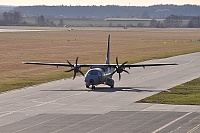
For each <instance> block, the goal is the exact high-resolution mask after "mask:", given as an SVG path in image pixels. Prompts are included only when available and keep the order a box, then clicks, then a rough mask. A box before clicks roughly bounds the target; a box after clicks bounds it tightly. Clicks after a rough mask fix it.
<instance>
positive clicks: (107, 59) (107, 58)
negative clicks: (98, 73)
mask: <svg viewBox="0 0 200 133" xmlns="http://www.w3.org/2000/svg"><path fill="white" fill-rule="evenodd" d="M106 64H110V34H108V48H107V56H106Z"/></svg>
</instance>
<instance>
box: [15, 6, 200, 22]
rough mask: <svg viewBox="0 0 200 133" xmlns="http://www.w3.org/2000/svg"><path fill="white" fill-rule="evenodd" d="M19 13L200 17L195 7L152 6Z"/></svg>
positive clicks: (29, 9) (38, 9)
mask: <svg viewBox="0 0 200 133" xmlns="http://www.w3.org/2000/svg"><path fill="white" fill-rule="evenodd" d="M13 10H14V11H19V12H20V13H22V14H23V16H26V17H32V16H39V15H44V16H45V17H49V18H83V19H84V18H96V19H102V18H145V19H148V18H159V19H164V18H166V17H167V16H169V15H171V14H173V15H178V16H200V6H197V5H182V6H178V5H154V6H149V7H138V6H115V5H108V6H20V7H15V8H14V9H13Z"/></svg>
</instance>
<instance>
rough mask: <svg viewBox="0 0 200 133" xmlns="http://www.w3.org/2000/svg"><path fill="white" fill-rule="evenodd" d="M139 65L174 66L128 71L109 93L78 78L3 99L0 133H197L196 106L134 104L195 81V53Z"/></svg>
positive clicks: (199, 115)
mask: <svg viewBox="0 0 200 133" xmlns="http://www.w3.org/2000/svg"><path fill="white" fill-rule="evenodd" d="M143 63H178V64H179V65H176V66H162V67H148V68H145V69H143V68H131V69H130V70H129V69H127V70H128V71H129V72H130V74H129V75H128V74H126V73H125V74H122V80H121V81H120V82H119V81H118V77H117V76H118V75H117V74H116V75H115V77H114V79H115V88H114V89H110V88H108V87H107V86H98V87H97V89H96V90H95V91H91V90H88V89H86V88H85V85H84V77H77V78H76V79H75V80H72V79H63V80H59V81H54V82H50V83H46V84H41V85H37V86H33V87H28V88H23V89H21V90H14V91H10V92H6V93H2V94H0V133H27V132H29V133H66V132H67V133H102V132H106V133H113V132H114V133H122V132H127V133H133V132H134V133H136V132H137V133H139V132H141V133H145V132H146V133H149V132H153V133H157V132H160V133H161V132H162V133H165V132H171V133H172V132H173V133H182V132H187V133H199V132H200V106H194V105H190V106H187V105H163V104H146V103H135V102H136V101H138V100H140V99H143V98H145V97H148V96H151V95H154V94H156V93H159V92H160V91H166V90H167V89H169V88H171V87H173V86H176V85H179V84H182V83H184V82H186V81H189V80H192V79H194V78H197V77H200V69H199V68H200V52H198V53H193V54H187V55H181V56H176V57H171V58H167V59H159V60H151V61H146V62H143ZM41 67H43V66H41ZM158 98H159V97H158Z"/></svg>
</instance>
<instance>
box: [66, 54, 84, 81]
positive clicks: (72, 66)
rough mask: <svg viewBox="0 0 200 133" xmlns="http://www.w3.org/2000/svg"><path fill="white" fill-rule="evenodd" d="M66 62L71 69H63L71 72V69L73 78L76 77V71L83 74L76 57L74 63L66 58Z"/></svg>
mask: <svg viewBox="0 0 200 133" xmlns="http://www.w3.org/2000/svg"><path fill="white" fill-rule="evenodd" d="M67 62H68V63H69V65H70V67H71V69H70V70H68V71H65V72H71V71H74V76H73V79H75V77H76V73H78V72H79V73H81V74H82V75H83V76H84V73H83V72H82V71H81V70H80V68H81V67H80V66H79V65H78V57H77V58H76V63H75V64H74V65H73V64H71V63H70V62H69V61H68V60H67Z"/></svg>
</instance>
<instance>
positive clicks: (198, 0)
mask: <svg viewBox="0 0 200 133" xmlns="http://www.w3.org/2000/svg"><path fill="white" fill-rule="evenodd" d="M62 4H63V5H67V6H70V5H72V6H77V5H82V6H87V5H97V6H99V5H120V6H129V5H130V6H149V5H157V4H176V5H185V4H192V5H194V4H195V5H200V0H0V5H14V6H29V5H62Z"/></svg>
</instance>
